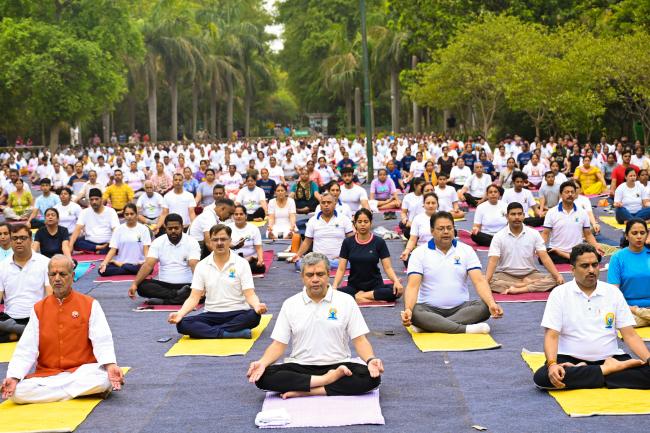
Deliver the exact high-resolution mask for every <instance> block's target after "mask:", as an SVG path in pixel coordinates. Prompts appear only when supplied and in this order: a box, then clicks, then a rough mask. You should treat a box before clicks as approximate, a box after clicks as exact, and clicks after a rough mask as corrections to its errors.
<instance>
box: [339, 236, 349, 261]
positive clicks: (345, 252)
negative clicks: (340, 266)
mask: <svg viewBox="0 0 650 433" xmlns="http://www.w3.org/2000/svg"><path fill="white" fill-rule="evenodd" d="M349 243H350V241H349V240H348V238H345V239H344V240H343V243H342V244H341V251H340V252H339V257H340V258H342V259H345V260H348V259H349V258H350V245H349Z"/></svg>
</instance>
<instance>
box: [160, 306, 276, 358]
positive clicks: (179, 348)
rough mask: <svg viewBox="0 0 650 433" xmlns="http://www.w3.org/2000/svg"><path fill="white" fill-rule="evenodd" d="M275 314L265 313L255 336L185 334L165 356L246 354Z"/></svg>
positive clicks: (254, 332)
mask: <svg viewBox="0 0 650 433" xmlns="http://www.w3.org/2000/svg"><path fill="white" fill-rule="evenodd" d="M271 317H273V314H264V315H263V316H262V320H260V324H259V325H257V327H255V328H253V338H251V339H245V338H228V339H199V338H190V337H188V336H187V335H185V336H183V338H181V339H180V340H178V343H176V344H174V345H173V346H172V348H171V349H169V351H168V352H167V353H165V356H233V355H246V353H248V351H249V350H251V347H253V344H255V341H257V339H258V338H260V335H262V332H263V331H264V329H266V327H267V326H268V325H269V322H270V321H271Z"/></svg>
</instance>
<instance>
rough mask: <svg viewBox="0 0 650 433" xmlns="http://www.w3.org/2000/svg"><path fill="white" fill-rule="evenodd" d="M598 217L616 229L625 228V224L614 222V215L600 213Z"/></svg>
mask: <svg viewBox="0 0 650 433" xmlns="http://www.w3.org/2000/svg"><path fill="white" fill-rule="evenodd" d="M598 218H600V220H601V221H602V222H604V223H605V224H607V225H608V226H610V227H614V228H615V229H618V230H625V224H619V223H618V222H616V217H613V216H603V215H601V216H599V217H598Z"/></svg>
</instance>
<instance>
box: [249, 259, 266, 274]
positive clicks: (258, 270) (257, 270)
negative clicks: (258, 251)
mask: <svg viewBox="0 0 650 433" xmlns="http://www.w3.org/2000/svg"><path fill="white" fill-rule="evenodd" d="M246 260H248V264H249V265H250V267H251V273H253V274H263V273H265V272H266V265H264V266H260V265H258V264H257V257H249V258H247V259H246Z"/></svg>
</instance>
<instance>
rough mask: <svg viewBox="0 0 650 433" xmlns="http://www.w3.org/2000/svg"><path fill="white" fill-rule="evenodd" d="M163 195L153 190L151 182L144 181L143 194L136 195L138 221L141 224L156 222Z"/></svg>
mask: <svg viewBox="0 0 650 433" xmlns="http://www.w3.org/2000/svg"><path fill="white" fill-rule="evenodd" d="M163 204H164V199H163V196H162V195H160V194H158V193H157V192H156V191H155V187H154V185H153V182H152V181H150V180H147V181H145V182H144V194H141V195H140V197H138V201H137V203H136V206H137V208H138V221H140V222H141V223H142V224H158V219H159V218H160V215H161V214H162V211H163Z"/></svg>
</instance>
